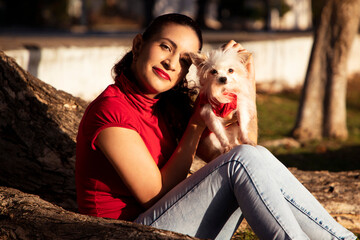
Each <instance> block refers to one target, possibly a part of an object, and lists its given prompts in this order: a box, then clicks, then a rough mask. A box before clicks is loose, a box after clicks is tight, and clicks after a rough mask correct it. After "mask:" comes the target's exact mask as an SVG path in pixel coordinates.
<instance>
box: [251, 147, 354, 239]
mask: <svg viewBox="0 0 360 240" xmlns="http://www.w3.org/2000/svg"><path fill="white" fill-rule="evenodd" d="M256 148H257V149H258V150H259V152H260V153H261V155H262V156H263V161H264V164H266V166H267V167H268V169H269V172H271V173H272V176H273V178H274V179H275V181H276V182H277V184H278V185H279V186H280V190H281V192H282V194H283V195H284V197H285V199H286V200H287V202H288V203H289V204H288V205H289V206H290V208H291V210H292V212H293V214H294V215H295V218H296V219H297V221H298V223H299V224H300V226H301V228H302V229H303V231H304V232H305V233H306V234H307V235H308V236H309V238H310V239H356V237H355V236H354V234H352V233H351V232H350V231H348V230H347V229H345V228H344V227H343V226H341V225H340V224H339V223H337V222H336V221H335V220H334V219H333V218H332V217H331V216H330V214H329V213H328V212H327V211H326V210H325V209H324V208H323V207H322V206H321V204H320V203H319V202H318V201H317V200H316V199H315V197H314V196H313V195H312V194H311V193H310V192H309V191H308V190H307V189H306V188H305V187H304V186H303V185H302V184H301V183H300V182H299V181H298V180H297V179H296V178H295V176H294V175H293V174H292V173H291V172H290V171H289V170H288V169H287V168H286V167H285V166H284V165H283V164H282V163H281V162H280V161H278V159H276V158H275V157H274V155H273V154H272V153H270V152H269V151H268V150H267V149H266V148H264V147H261V146H257V147H256Z"/></svg>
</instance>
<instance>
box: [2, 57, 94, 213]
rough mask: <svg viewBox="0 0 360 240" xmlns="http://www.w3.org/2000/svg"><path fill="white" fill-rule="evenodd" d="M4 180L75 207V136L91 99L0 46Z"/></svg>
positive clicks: (23, 189)
mask: <svg viewBox="0 0 360 240" xmlns="http://www.w3.org/2000/svg"><path fill="white" fill-rule="evenodd" d="M0 86H1V87H0V119H1V122H0V185H2V186H8V187H14V188H17V189H20V190H22V191H24V192H29V193H35V194H38V195H39V196H41V197H42V198H44V199H45V200H47V201H50V202H52V203H54V204H57V205H59V206H62V207H64V208H66V209H68V210H73V211H74V210H76V201H75V199H76V192H75V180H74V169H75V167H74V166H75V147H76V144H75V138H76V132H77V127H78V124H79V122H80V119H81V117H82V114H83V112H84V110H85V107H86V106H87V103H86V102H85V101H83V100H81V99H79V98H76V97H73V96H71V95H70V94H68V93H65V92H63V91H58V90H56V89H55V88H53V87H51V86H50V85H48V84H46V83H44V82H42V81H40V80H39V79H37V78H35V77H33V76H32V75H30V74H29V73H27V72H25V71H24V70H23V69H22V68H21V67H19V66H18V65H17V64H16V62H15V61H14V60H13V59H11V58H9V57H7V56H6V55H5V54H4V53H3V52H0Z"/></svg>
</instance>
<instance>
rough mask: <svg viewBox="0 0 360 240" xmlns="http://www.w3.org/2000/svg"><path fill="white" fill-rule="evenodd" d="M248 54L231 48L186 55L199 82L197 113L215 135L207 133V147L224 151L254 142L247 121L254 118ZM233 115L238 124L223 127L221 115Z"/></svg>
mask: <svg viewBox="0 0 360 240" xmlns="http://www.w3.org/2000/svg"><path fill="white" fill-rule="evenodd" d="M250 55H251V54H250V53H249V52H240V53H239V52H237V51H236V50H234V49H232V48H231V49H228V50H225V51H224V50H222V49H217V50H212V51H210V52H209V53H208V54H206V55H202V54H195V53H191V54H190V57H191V59H192V62H193V64H194V65H195V66H196V68H197V75H198V77H199V81H200V93H199V94H200V96H199V97H200V104H201V105H202V108H201V112H200V114H201V116H202V118H203V119H204V121H205V123H206V125H207V127H208V129H209V130H210V131H211V132H213V133H214V134H215V135H214V134H209V135H208V137H207V138H208V139H207V144H208V148H209V147H211V146H212V147H214V148H216V149H217V150H218V151H220V152H222V153H224V152H227V151H229V150H230V149H231V148H233V147H234V146H236V145H239V144H240V143H244V144H251V145H255V143H254V142H253V141H251V139H250V138H249V123H250V121H251V119H253V118H256V106H255V101H254V99H255V98H254V94H255V89H254V83H253V82H252V81H251V80H250V79H249V78H248V76H249V73H248V71H247V68H246V64H247V61H248V59H249V57H250ZM229 114H231V115H229ZM234 115H236V119H237V122H238V125H237V124H231V125H229V126H228V127H227V126H224V125H225V122H226V121H225V120H224V118H226V119H230V118H233V116H234ZM234 117H235V116H234ZM227 122H229V121H227ZM205 141H206V140H205ZM209 143H211V144H210V145H209ZM208 150H210V149H208ZM210 151H211V150H210Z"/></svg>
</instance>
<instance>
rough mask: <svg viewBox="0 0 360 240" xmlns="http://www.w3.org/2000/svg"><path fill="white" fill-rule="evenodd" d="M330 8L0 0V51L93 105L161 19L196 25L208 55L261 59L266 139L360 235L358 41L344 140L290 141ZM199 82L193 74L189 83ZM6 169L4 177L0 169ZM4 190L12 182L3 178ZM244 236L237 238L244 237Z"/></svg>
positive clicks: (298, 2)
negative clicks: (241, 50) (239, 53)
mask: <svg viewBox="0 0 360 240" xmlns="http://www.w3.org/2000/svg"><path fill="white" fill-rule="evenodd" d="M325 2H326V1H315V0H313V1H311V0H273V1H271V0H257V1H255V0H251V1H250V0H237V1H235V0H225V1H216V0H209V1H204V0H199V1H196V0H184V1H181V0H169V1H165V0H158V1H155V0H145V1H141V0H138V1H136V0H131V1H130V0H92V1H90V0H58V1H55V0H33V1H21V0H19V1H14V0H0V50H1V51H4V53H5V54H6V55H8V56H10V57H13V58H14V59H15V60H16V62H17V63H18V64H19V65H20V66H21V67H22V68H23V69H25V70H27V71H29V73H31V74H32V75H34V76H35V77H37V78H39V79H41V80H42V81H44V82H46V83H48V84H50V85H52V86H54V87H55V88H56V89H58V90H63V91H65V92H68V93H71V94H72V95H74V96H78V97H81V98H83V99H85V100H86V101H90V100H92V99H93V98H94V97H96V95H97V94H99V93H100V92H101V91H102V90H103V89H104V88H105V87H106V86H107V85H108V84H110V83H112V82H113V80H112V77H111V68H112V66H113V65H114V63H115V62H116V61H118V60H119V59H120V58H121V57H122V56H123V55H124V54H125V53H126V52H127V51H129V50H130V49H131V40H132V38H133V37H134V36H135V35H136V34H137V33H138V32H141V31H142V30H143V29H144V27H145V26H146V25H147V24H148V23H149V21H151V19H152V18H153V17H155V16H157V15H160V14H163V13H167V12H179V13H184V14H186V15H189V16H191V17H193V18H195V19H197V21H198V22H199V24H200V26H201V28H202V29H203V34H204V43H205V45H204V51H206V50H208V49H211V48H216V47H219V46H220V45H221V44H223V43H225V42H227V41H228V40H230V39H234V40H236V41H238V42H240V43H242V44H243V45H244V47H245V48H247V49H248V50H249V51H251V52H252V53H253V54H254V59H255V69H256V80H257V89H258V98H257V99H258V109H259V127H260V131H259V140H260V143H261V144H263V145H266V146H267V147H269V148H270V149H271V150H272V151H273V152H274V153H275V154H276V155H277V157H279V158H280V160H282V161H283V162H284V163H285V164H286V165H287V166H288V167H289V168H290V169H291V170H292V171H293V173H294V174H295V175H296V176H297V177H298V178H299V179H300V180H301V181H302V182H303V183H304V184H305V185H306V187H308V188H309V189H310V191H311V192H312V193H313V194H314V195H315V196H316V197H318V198H319V199H320V200H321V202H322V204H323V205H325V207H326V208H327V209H328V210H329V211H330V212H331V213H332V214H333V215H334V216H335V217H336V219H337V220H338V221H340V222H341V223H342V224H344V225H346V226H347V227H349V228H350V229H353V230H354V231H356V232H360V204H359V201H360V200H359V199H360V195H359V192H360V191H359V190H360V179H359V178H360V177H359V176H360V159H359V156H360V105H359V104H360V77H359V76H360V54H359V53H360V36H359V34H357V35H356V36H355V38H354V41H353V43H352V46H351V49H350V51H349V56H348V61H347V69H346V71H347V75H348V90H347V125H348V129H349V138H348V139H346V140H342V141H339V140H332V139H326V138H325V139H320V140H316V141H310V142H301V141H297V140H296V139H294V138H292V136H291V134H290V133H291V130H292V128H293V127H294V124H295V121H296V114H297V110H298V105H299V101H300V95H301V94H300V92H301V88H302V87H303V84H304V80H305V77H306V72H307V68H308V65H309V58H310V54H311V49H312V46H313V42H314V29H315V26H316V24H317V23H318V22H317V21H318V19H319V16H320V14H321V9H322V6H323V4H324V3H325ZM192 78H194V79H195V78H196V77H195V73H194V69H192V71H190V74H189V77H188V79H192ZM0 172H1V170H0ZM0 183H1V184H0V185H2V186H11V184H10V183H8V182H4V181H3V180H1V181H0ZM238 236H239V238H241V236H240V235H238Z"/></svg>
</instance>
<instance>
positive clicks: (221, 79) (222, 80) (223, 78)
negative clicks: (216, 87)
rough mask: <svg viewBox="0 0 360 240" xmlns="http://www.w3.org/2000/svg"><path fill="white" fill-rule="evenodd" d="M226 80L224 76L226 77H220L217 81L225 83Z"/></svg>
mask: <svg viewBox="0 0 360 240" xmlns="http://www.w3.org/2000/svg"><path fill="white" fill-rule="evenodd" d="M226 81H227V78H226V77H220V78H219V82H220V83H226Z"/></svg>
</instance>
